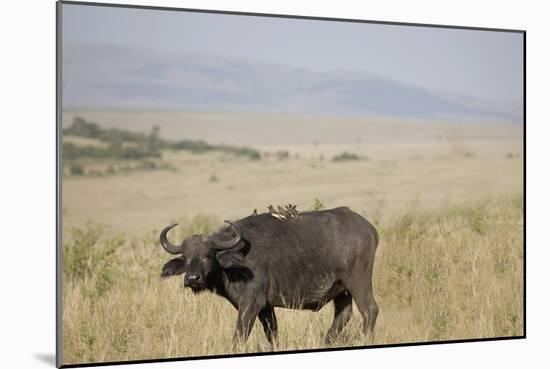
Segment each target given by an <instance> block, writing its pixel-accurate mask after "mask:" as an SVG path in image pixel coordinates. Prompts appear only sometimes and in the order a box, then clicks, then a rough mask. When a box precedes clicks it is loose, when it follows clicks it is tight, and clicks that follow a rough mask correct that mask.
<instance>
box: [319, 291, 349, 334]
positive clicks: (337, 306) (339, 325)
mask: <svg viewBox="0 0 550 369" xmlns="http://www.w3.org/2000/svg"><path fill="white" fill-rule="evenodd" d="M352 307H353V303H352V298H351V294H350V293H349V292H348V291H344V292H342V293H341V294H339V295H338V296H336V297H335V298H334V320H333V321H332V325H331V326H330V329H329V331H328V333H327V336H326V338H325V343H326V344H327V345H330V344H331V343H332V342H334V339H335V338H336V336H338V334H340V332H341V331H342V329H343V328H344V326H345V325H346V323H347V322H348V321H349V319H350V318H351V312H352Z"/></svg>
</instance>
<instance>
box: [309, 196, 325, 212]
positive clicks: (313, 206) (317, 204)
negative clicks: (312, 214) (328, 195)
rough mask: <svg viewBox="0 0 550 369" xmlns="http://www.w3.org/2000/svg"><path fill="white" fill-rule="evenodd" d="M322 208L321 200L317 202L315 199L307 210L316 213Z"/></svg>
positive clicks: (317, 199) (323, 205) (323, 206)
mask: <svg viewBox="0 0 550 369" xmlns="http://www.w3.org/2000/svg"><path fill="white" fill-rule="evenodd" d="M324 208H325V204H323V203H322V202H321V200H319V198H317V197H316V198H315V199H314V200H313V204H311V206H310V207H309V210H312V211H316V210H321V209H324Z"/></svg>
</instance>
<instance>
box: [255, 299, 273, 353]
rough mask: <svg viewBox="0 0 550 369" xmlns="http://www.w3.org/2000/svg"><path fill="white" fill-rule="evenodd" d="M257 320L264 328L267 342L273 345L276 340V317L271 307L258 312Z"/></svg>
mask: <svg viewBox="0 0 550 369" xmlns="http://www.w3.org/2000/svg"><path fill="white" fill-rule="evenodd" d="M258 318H259V319H260V322H261V323H262V326H263V327H264V332H265V336H266V337H267V341H268V342H269V343H270V344H273V343H274V342H275V341H276V340H277V317H276V316H275V310H274V309H273V307H271V306H269V307H265V308H263V309H262V310H260V314H258Z"/></svg>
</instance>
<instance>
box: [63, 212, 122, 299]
mask: <svg viewBox="0 0 550 369" xmlns="http://www.w3.org/2000/svg"><path fill="white" fill-rule="evenodd" d="M104 233H105V227H104V226H101V225H98V224H94V223H91V222H90V223H88V224H87V225H86V227H85V228H83V229H75V230H73V233H72V237H71V238H70V240H69V241H68V242H66V243H64V244H63V255H62V256H63V276H64V278H65V279H66V280H70V281H84V280H87V279H91V280H93V281H94V282H95V283H94V285H95V291H90V292H91V293H93V294H97V295H98V296H101V295H103V294H104V293H105V292H106V291H108V290H109V289H110V288H111V286H112V285H113V282H114V277H113V268H114V265H115V258H114V257H113V255H114V254H115V252H116V251H117V250H118V249H119V248H120V247H121V246H122V245H123V244H124V240H123V238H122V237H114V238H108V239H105V237H104Z"/></svg>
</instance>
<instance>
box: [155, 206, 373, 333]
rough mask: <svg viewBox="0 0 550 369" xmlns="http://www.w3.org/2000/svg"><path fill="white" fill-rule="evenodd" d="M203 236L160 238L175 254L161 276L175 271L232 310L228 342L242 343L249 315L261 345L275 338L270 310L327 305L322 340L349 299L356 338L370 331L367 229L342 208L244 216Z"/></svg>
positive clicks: (340, 321) (335, 327)
mask: <svg viewBox="0 0 550 369" xmlns="http://www.w3.org/2000/svg"><path fill="white" fill-rule="evenodd" d="M226 223H228V224H229V226H228V227H227V228H223V229H221V230H219V231H218V232H215V233H213V234H211V235H194V236H191V237H188V238H186V239H185V240H184V241H183V242H182V243H181V245H179V246H175V245H173V244H171V243H170V242H169V241H168V240H167V238H166V234H167V233H168V231H169V230H170V229H172V228H173V227H175V226H176V224H172V225H170V226H168V227H166V228H164V229H163V230H162V232H161V234H160V242H161V244H162V246H163V248H164V249H165V250H166V251H167V252H169V253H170V254H174V255H179V256H178V257H177V258H175V259H172V260H170V261H169V262H168V263H166V264H165V265H164V267H163V268H162V273H161V277H162V278H165V277H170V276H173V275H178V274H183V273H185V277H184V285H185V286H186V287H189V288H191V289H192V290H193V292H195V293H198V292H201V291H205V290H209V291H212V292H215V293H217V294H218V295H221V296H223V297H225V298H226V299H227V300H228V301H229V302H230V303H231V304H232V305H233V306H234V307H235V308H236V309H238V319H237V327H236V330H235V335H234V340H235V341H240V342H245V341H246V340H247V338H248V336H249V334H250V331H251V329H252V326H253V324H254V321H255V320H256V317H258V318H259V320H260V322H261V323H262V326H263V329H264V331H265V334H266V336H267V340H268V341H269V342H270V343H272V342H273V341H274V340H275V339H276V336H277V319H276V317H275V311H274V307H284V308H295V309H310V310H313V311H318V310H319V309H320V308H321V307H323V306H324V305H325V304H326V303H327V302H329V301H331V300H333V301H334V307H335V312H334V321H333V322H332V326H331V327H330V329H329V331H328V333H327V335H326V342H327V343H330V342H332V341H333V339H334V338H335V337H336V336H337V335H338V333H339V332H340V331H341V330H342V328H343V327H344V325H345V324H346V323H347V322H348V321H349V319H350V316H351V311H352V299H353V300H354V301H355V303H356V305H357V308H358V309H359V311H360V313H361V316H362V318H363V334H365V335H367V333H368V332H369V330H370V332H371V333H372V331H373V330H374V325H375V323H376V317H377V315H378V305H377V304H376V301H375V300H374V296H373V293H372V272H373V263H374V254H375V251H376V248H377V245H378V234H377V232H376V229H375V228H374V226H373V225H372V224H371V223H369V222H368V221H367V220H366V219H365V218H363V217H362V216H360V215H359V214H357V213H355V212H353V211H351V210H350V209H348V208H345V207H340V208H335V209H328V210H320V211H311V212H304V213H300V214H299V216H297V217H295V218H291V219H288V220H280V219H276V218H274V217H273V216H272V215H271V214H267V213H265V214H259V215H252V216H249V217H247V218H244V219H241V220H239V221H237V222H231V221H226Z"/></svg>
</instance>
